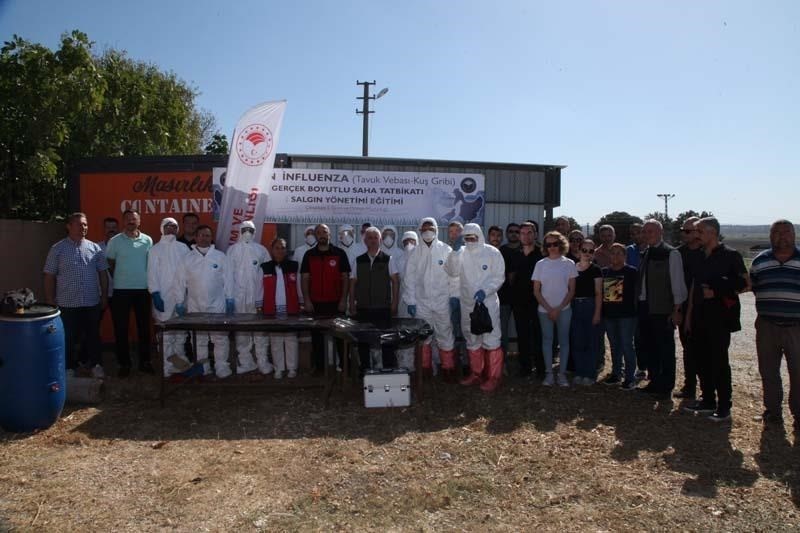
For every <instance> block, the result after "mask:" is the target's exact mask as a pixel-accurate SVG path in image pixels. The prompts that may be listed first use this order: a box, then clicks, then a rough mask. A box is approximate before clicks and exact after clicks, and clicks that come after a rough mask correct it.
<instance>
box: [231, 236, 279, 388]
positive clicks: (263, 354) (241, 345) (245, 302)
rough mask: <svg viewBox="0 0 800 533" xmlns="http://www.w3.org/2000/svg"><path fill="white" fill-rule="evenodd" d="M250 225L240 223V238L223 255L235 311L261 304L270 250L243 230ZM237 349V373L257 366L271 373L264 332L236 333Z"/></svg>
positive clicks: (238, 311) (250, 309)
mask: <svg viewBox="0 0 800 533" xmlns="http://www.w3.org/2000/svg"><path fill="white" fill-rule="evenodd" d="M245 228H249V229H252V230H253V231H255V224H253V222H251V221H249V220H246V221H244V222H242V223H241V225H240V226H239V229H240V234H239V240H237V241H236V243H235V244H234V245H233V246H231V247H230V248H228V252H227V253H226V255H227V256H228V263H229V264H230V267H231V270H232V272H233V281H234V289H233V299H234V301H235V306H236V308H235V312H236V313H255V312H256V309H257V308H259V307H261V304H262V300H263V299H264V283H263V277H264V273H263V272H262V270H261V265H262V264H263V263H266V262H267V261H269V260H270V257H269V252H267V249H266V248H264V247H263V246H262V245H261V244H260V243H257V242H253V241H252V240H251V239H252V236H253V234H252V233H251V234H249V235H248V233H247V232H242V231H241V230H243V229H245ZM235 337H236V352H237V357H238V360H239V365H238V367H237V372H238V373H239V374H244V373H246V372H250V371H253V370H255V369H256V366H258V368H259V370H260V371H261V373H262V374H269V373H270V372H272V365H271V364H270V363H269V359H268V358H267V350H268V349H269V337H268V336H267V334H266V333H264V332H260V331H254V332H252V333H237V334H236V336H235ZM253 344H255V348H256V349H255V353H256V360H257V361H258V365H256V363H255V362H254V361H253V355H252V354H251V350H252V348H253Z"/></svg>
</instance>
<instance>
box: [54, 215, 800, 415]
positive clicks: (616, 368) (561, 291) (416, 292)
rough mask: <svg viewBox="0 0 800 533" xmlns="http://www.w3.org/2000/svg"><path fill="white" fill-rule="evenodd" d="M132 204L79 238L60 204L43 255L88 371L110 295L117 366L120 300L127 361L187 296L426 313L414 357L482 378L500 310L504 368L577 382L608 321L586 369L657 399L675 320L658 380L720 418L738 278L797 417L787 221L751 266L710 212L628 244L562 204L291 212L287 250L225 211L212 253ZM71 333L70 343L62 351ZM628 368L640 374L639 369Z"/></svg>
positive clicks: (795, 257)
mask: <svg viewBox="0 0 800 533" xmlns="http://www.w3.org/2000/svg"><path fill="white" fill-rule="evenodd" d="M139 222H140V216H139V214H138V213H137V212H135V211H126V212H125V213H124V214H123V224H124V230H123V232H122V233H118V234H116V235H114V234H113V232H114V231H115V230H116V228H115V227H114V226H115V225H116V223H115V221H114V220H113V219H107V220H106V221H105V223H104V225H105V229H106V232H107V237H108V239H107V241H106V242H105V243H99V244H95V243H92V242H91V241H88V240H87V239H86V238H85V236H86V231H87V227H88V223H87V220H86V217H85V215H83V214H82V213H75V214H73V215H71V216H70V218H69V220H68V224H67V228H68V236H67V238H65V239H64V240H62V241H60V242H59V243H57V244H55V245H54V246H53V247H52V249H51V251H50V253H49V255H48V258H47V262H46V265H45V269H44V271H45V289H46V298H47V300H48V301H50V302H52V303H55V304H58V305H59V306H60V307H61V309H62V317H63V320H64V323H65V329H66V330H67V335H68V338H67V345H68V367H69V368H73V369H74V368H75V367H76V366H78V365H80V364H82V365H85V366H88V367H89V368H92V369H93V370H94V371H95V372H96V373H97V374H101V373H102V368H101V367H100V358H99V336H98V331H97V329H98V328H97V325H98V323H99V318H100V316H101V314H102V311H103V309H104V308H105V306H106V303H107V301H108V300H109V299H110V300H111V304H110V307H111V314H112V319H113V322H114V333H115V338H116V345H115V348H116V354H117V358H118V362H119V367H120V370H119V372H120V376H122V377H125V376H127V375H128V374H129V373H130V368H131V359H130V355H129V351H128V322H129V320H130V317H129V315H130V311H131V310H133V311H134V314H135V316H136V321H137V330H138V335H139V342H138V348H139V369H140V370H141V371H144V372H153V369H152V367H151V366H150V353H149V349H150V339H149V322H150V319H151V317H150V314H151V312H152V314H153V317H154V318H155V319H156V320H157V321H165V320H168V319H170V318H172V317H174V316H179V315H182V314H184V313H187V312H188V313H228V314H233V313H264V314H266V315H282V314H295V313H299V312H304V313H307V314H310V315H313V316H318V317H323V316H325V317H327V316H333V315H342V314H349V315H350V316H352V317H354V318H356V319H358V320H367V321H371V322H375V323H383V322H387V321H388V320H389V319H391V318H392V317H395V316H397V317H404V316H405V317H416V318H420V319H423V320H425V321H426V322H427V323H428V324H429V325H430V326H431V327H432V328H433V335H432V336H431V337H430V338H428V339H427V340H426V341H425V343H424V345H423V348H422V368H421V369H418V370H421V371H422V372H424V373H433V372H434V367H435V362H437V361H438V363H439V368H438V370H440V372H441V374H442V376H443V379H444V380H445V381H449V382H454V381H456V379H457V377H456V376H457V374H458V372H457V369H458V368H459V366H460V363H461V362H462V361H463V362H464V363H466V364H467V365H468V368H469V371H468V372H467V375H466V376H465V377H464V378H463V379H462V380H461V383H462V384H464V385H478V384H479V385H480V387H481V388H482V389H483V390H484V391H486V392H491V391H494V390H495V389H496V388H497V387H498V385H499V384H500V381H501V377H502V375H503V372H504V362H505V355H506V354H507V352H508V329H509V323H510V320H511V316H512V315H513V319H514V323H515V327H516V331H517V343H518V362H519V372H520V374H521V375H523V376H531V375H533V374H534V373H535V375H536V376H537V377H539V378H540V379H541V382H542V385H544V386H553V385H559V386H562V387H568V386H570V385H579V386H587V385H592V384H594V383H596V382H597V381H598V378H599V377H600V374H601V373H602V372H603V367H604V364H605V339H606V337H607V338H608V342H609V344H610V351H611V363H612V365H611V370H610V372H609V373H608V374H607V375H606V376H605V377H604V379H603V380H602V382H603V383H606V384H609V385H618V386H621V388H622V389H624V390H638V391H641V392H642V393H644V394H649V395H653V396H655V397H657V398H662V399H664V398H668V397H671V396H673V389H675V385H676V384H675V376H676V372H675V367H676V349H675V329H678V332H679V335H678V337H679V339H680V341H681V344H682V346H683V363H684V375H685V382H684V384H683V386H682V388H681V389H680V390H679V391H677V392H675V393H674V396H676V397H680V398H684V399H686V400H687V405H686V407H685V409H687V410H689V411H691V412H694V413H699V414H706V415H709V418H710V419H711V420H715V421H724V420H728V419H730V416H731V414H730V413H731V405H732V404H731V396H732V394H731V393H732V383H731V372H730V364H729V361H728V347H729V344H730V335H731V333H732V332H735V331H737V330H739V329H740V328H741V325H740V320H739V310H740V306H739V298H738V294H739V293H741V292H743V291H746V290H751V289H752V290H753V291H754V293H755V296H756V305H757V311H758V317H759V319H758V321H757V323H756V329H757V336H758V340H757V344H758V357H759V370H760V371H761V374H762V379H763V384H764V402H765V406H766V412H765V414H764V417H765V420H777V419H779V418H780V413H781V403H782V388H781V383H780V361H781V357H782V356H783V355H785V356H786V358H787V361H788V362H789V370H790V378H791V388H792V391H793V393H792V394H791V397H790V407H791V411H792V414H793V415H794V417H795V420H796V421H797V420H800V390H799V389H798V387H800V362H798V360H797V357H798V353H797V342H798V341H799V340H800V251H798V248H797V247H796V245H795V235H794V226H793V225H792V224H791V223H789V222H788V221H784V220H781V221H777V222H775V224H773V226H772V230H771V234H770V241H771V246H772V247H771V248H770V249H769V250H767V251H765V252H763V253H762V254H761V255H759V256H758V257H757V258H756V259H755V260H754V261H753V266H752V269H751V273H750V275H748V272H747V269H746V268H745V265H744V261H743V258H742V256H741V255H740V254H739V253H738V252H737V251H736V250H734V249H732V248H730V247H728V246H726V245H725V244H723V243H722V242H721V236H720V226H719V222H718V221H717V220H716V219H715V218H713V217H708V218H703V219H697V218H690V219H688V220H686V222H685V223H684V226H683V228H682V233H681V238H682V241H683V243H682V244H681V245H680V246H679V247H677V248H673V247H672V246H670V245H669V244H668V243H666V242H665V241H664V238H663V228H662V226H661V224H660V223H659V222H658V221H657V220H648V221H646V222H645V223H644V224H634V225H632V227H631V228H630V234H631V238H632V241H633V242H631V243H628V244H622V243H618V242H615V241H616V234H615V229H614V228H613V226H610V225H605V226H601V227H600V228H599V230H598V232H597V235H598V242H595V241H593V240H592V239H590V238H588V237H587V236H585V235H584V234H583V233H582V232H581V231H580V230H578V229H572V228H570V225H569V219H567V218H566V217H561V218H559V219H557V220H556V221H555V227H554V229H553V230H552V231H549V232H547V233H545V235H544V236H543V237H542V239H541V242H540V241H539V228H538V224H537V223H536V222H535V221H532V220H528V221H525V222H523V223H520V224H517V223H511V224H508V226H507V227H506V228H505V232H504V231H503V229H502V228H499V227H497V226H492V227H490V228H489V229H488V231H487V237H486V238H484V234H483V231H482V229H481V228H480V226H478V225H477V224H466V225H462V224H460V223H458V222H453V223H451V224H450V225H449V227H448V228H447V242H445V241H442V240H440V239H439V228H438V226H437V222H436V220H435V219H433V218H424V219H422V220H421V221H420V223H419V225H418V227H417V228H416V231H408V232H405V233H404V234H402V236H400V237H399V238H398V230H397V228H396V227H395V226H385V227H383V228H380V229H379V228H377V227H374V226H372V225H371V224H368V223H366V224H364V225H362V226H361V228H360V232H359V234H358V235H356V229H355V228H354V227H353V226H351V225H343V226H340V227H339V228H338V232H337V244H334V243H333V242H332V236H331V230H330V228H329V227H328V226H327V225H325V224H318V225H315V226H309V227H307V228H306V230H305V235H304V236H305V243H304V244H303V245H302V246H298V247H297V248H295V250H294V253H293V254H291V255H290V254H289V251H288V250H287V243H286V241H285V240H284V239H281V238H276V239H274V240H273V241H272V243H270V247H269V249H266V248H265V247H264V246H262V245H261V244H259V243H257V242H254V241H253V236H254V234H255V226H254V225H253V223H252V222H245V223H243V224H242V225H241V226H240V235H239V239H238V241H237V242H236V243H235V244H234V245H233V246H231V247H230V248H229V249H228V250H227V253H223V252H222V251H220V250H216V249H215V248H214V245H213V243H212V237H213V235H212V231H211V228H210V227H208V226H203V225H198V219H197V216H196V215H193V214H187V215H185V216H184V219H183V221H182V224H183V230H184V231H183V234H181V235H180V236H179V225H178V222H177V221H176V220H175V219H172V218H166V219H164V220H163V221H162V224H161V233H162V236H161V239H160V240H159V242H158V243H157V244H153V242H152V240H151V239H150V237H148V236H147V235H145V234H144V233H142V232H141V231H140V230H139ZM504 233H505V235H504ZM504 236H505V241H506V242H505V243H503V238H504ZM109 274H110V275H109ZM112 288H113V298H110V297H111V290H112ZM476 304H482V305H483V306H485V308H486V309H485V310H486V312H487V313H488V316H489V317H490V318H491V322H492V324H493V325H494V327H493V328H492V329H491V331H489V332H483V333H479V334H475V333H473V332H472V329H471V319H470V314H471V313H472V312H473V310H474V309H475V308H476ZM151 306H152V308H151ZM79 338H80V340H81V341H82V342H81V346H82V350H81V352H76V351H75V349H74V344H75V341H77V340H78V339H79ZM185 340H186V339H185V335H184V334H182V333H175V332H168V333H165V335H164V346H165V350H164V354H163V355H164V357H165V362H164V369H165V374H167V375H170V374H172V373H178V372H181V371H183V370H185V368H186V367H187V366H188V365H189V364H190V363H189V360H188V358H187V357H186V353H185V347H184V345H185ZM208 340H209V341H210V343H211V344H213V346H214V351H213V368H214V372H216V375H217V377H219V378H225V377H227V376H229V375H231V373H232V371H231V368H230V364H229V361H228V336H227V334H226V333H224V332H210V333H209V334H208ZM312 343H313V350H312V354H313V355H312V363H313V366H314V367H315V369H317V370H320V369H321V368H322V367H323V365H324V360H323V353H324V349H323V342H322V338H321V337H320V336H319V335H312ZM235 347H236V352H237V371H238V372H239V373H245V372H250V371H255V370H258V371H260V372H261V373H263V374H269V373H272V372H274V373H275V374H274V375H275V377H276V378H280V377H282V376H283V374H284V373H285V372H287V371H288V375H289V377H293V376H295V375H297V371H298V355H297V354H298V340H297V335H296V334H269V335H268V334H266V333H261V332H254V333H247V334H244V333H237V334H236V340H235ZM270 348H271V349H270ZM359 353H360V356H361V363H362V367H366V366H370V365H372V364H374V362H375V359H374V354H370V353H369V347H368V346H362V347H359ZM556 354H557V355H558V359H559V360H558V363H557V365H556V366H554V364H555V357H556ZM195 355H196V359H197V361H200V362H202V363H204V369H205V371H206V372H209V373H210V372H211V365H210V361H209V353H208V343H206V342H199V343H198V344H197V353H196V354H195ZM379 364H383V365H384V366H386V365H389V366H403V367H405V368H408V369H410V370H414V368H413V365H414V361H413V355H412V353H411V352H410V351H409V350H399V351H398V352H397V353H392V352H391V351H390V350H385V351H384V353H382V354H381V357H380V358H379ZM568 371H572V372H573V379H572V382H571V383H570V380H569V379H568V377H567V373H568ZM640 381H647V384H646V385H645V386H641V387H640V386H639V385H638V383H639V382H640ZM698 386H699V389H700V394H699V397H698V394H697V393H698V390H697V389H698ZM796 423H797V422H796Z"/></svg>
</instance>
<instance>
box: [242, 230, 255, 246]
mask: <svg viewBox="0 0 800 533" xmlns="http://www.w3.org/2000/svg"><path fill="white" fill-rule="evenodd" d="M252 240H253V232H252V231H243V232H242V242H244V243H248V242H250V241H252Z"/></svg>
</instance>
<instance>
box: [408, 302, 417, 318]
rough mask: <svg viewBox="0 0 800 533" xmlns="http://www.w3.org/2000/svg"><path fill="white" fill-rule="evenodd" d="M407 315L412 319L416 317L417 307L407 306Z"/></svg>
mask: <svg viewBox="0 0 800 533" xmlns="http://www.w3.org/2000/svg"><path fill="white" fill-rule="evenodd" d="M408 314H409V315H411V316H412V317H415V316H417V306H416V305H409V306H408Z"/></svg>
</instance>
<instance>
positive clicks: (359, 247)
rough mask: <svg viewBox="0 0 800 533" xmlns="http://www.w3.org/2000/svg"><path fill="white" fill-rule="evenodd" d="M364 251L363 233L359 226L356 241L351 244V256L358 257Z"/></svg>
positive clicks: (365, 248) (365, 246)
mask: <svg viewBox="0 0 800 533" xmlns="http://www.w3.org/2000/svg"><path fill="white" fill-rule="evenodd" d="M365 224H366V222H365ZM365 253H367V245H366V244H364V234H363V233H361V229H360V228H359V233H358V234H356V242H355V244H354V245H353V257H358V256H359V255H364V254H365Z"/></svg>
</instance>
